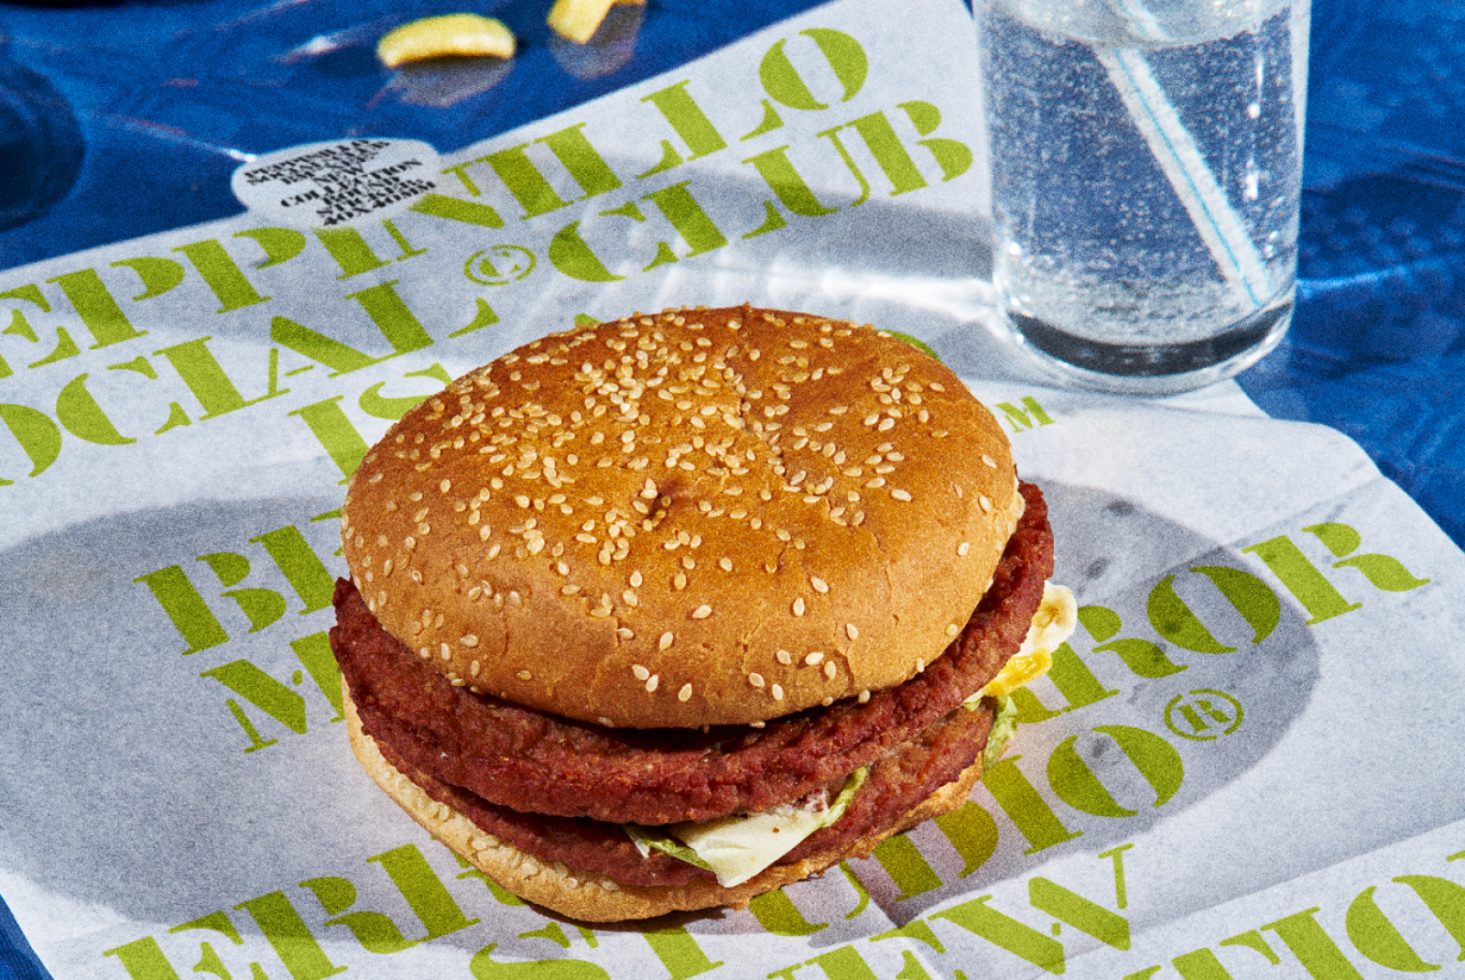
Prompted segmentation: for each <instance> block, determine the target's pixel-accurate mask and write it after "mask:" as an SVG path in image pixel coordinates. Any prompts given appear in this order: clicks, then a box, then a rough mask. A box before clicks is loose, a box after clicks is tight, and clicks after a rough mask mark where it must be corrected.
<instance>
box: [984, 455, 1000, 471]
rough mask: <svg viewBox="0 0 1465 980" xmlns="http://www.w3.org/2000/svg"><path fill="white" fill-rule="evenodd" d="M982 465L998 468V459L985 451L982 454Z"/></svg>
mask: <svg viewBox="0 0 1465 980" xmlns="http://www.w3.org/2000/svg"><path fill="white" fill-rule="evenodd" d="M982 465H983V466H985V467H987V468H988V469H993V470H995V469H996V468H997V461H996V460H995V459H993V458H992V457H991V456H988V455H987V454H986V453H983V454H982Z"/></svg>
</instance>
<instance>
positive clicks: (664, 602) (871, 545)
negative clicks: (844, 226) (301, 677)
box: [341, 307, 1022, 728]
mask: <svg viewBox="0 0 1465 980" xmlns="http://www.w3.org/2000/svg"><path fill="white" fill-rule="evenodd" d="M1021 508H1022V498H1021V497H1020V496H1019V495H1018V493H1017V480H1016V474H1015V472H1014V470H1013V464H1012V458H1011V454H1010V452H1009V447H1008V442H1007V437H1006V436H1005V435H1004V434H1003V432H1002V430H1001V428H1000V427H999V426H998V424H997V422H996V420H995V419H993V418H992V416H991V414H990V413H989V412H988V411H987V410H986V409H985V408H984V407H983V406H982V404H981V403H980V402H978V401H977V400H976V399H975V398H974V397H973V396H972V395H971V393H970V392H969V391H968V390H967V388H966V386H965V385H964V384H962V383H961V382H960V381H959V380H958V379H957V377H956V376H955V375H954V374H952V372H951V371H950V370H948V369H947V368H946V367H945V366H944V365H942V364H941V363H940V362H939V361H937V360H935V359H934V358H932V357H929V356H927V355H926V354H923V353H922V352H921V351H919V350H917V349H916V348H915V347H913V346H911V345H910V344H907V343H905V342H903V341H901V340H899V339H897V338H895V337H893V336H891V335H890V334H887V333H882V332H878V331H876V330H874V329H873V328H871V327H869V326H857V325H855V324H852V323H846V322H843V321H840V320H828V319H824V318H822V317H815V316H808V315H800V314H795V313H786V312H779V311H770V310H760V309H754V308H750V307H742V308H736V309H717V310H708V309H685V310H668V311H666V312H663V313H659V314H656V315H654V316H651V315H640V314H637V315H634V316H631V317H628V318H626V319H624V320H617V321H614V322H611V323H602V324H597V325H594V326H588V327H583V328H578V329H575V330H571V331H568V332H566V333H559V334H552V335H550V336H548V337H545V338H544V339H542V340H536V341H534V342H533V343H530V344H527V345H526V346H524V347H520V348H519V349H518V350H516V351H513V352H512V353H509V354H505V355H504V356H503V357H500V358H498V359H497V360H495V361H493V362H492V363H490V364H487V365H484V366H483V367H481V368H478V369H477V370H475V371H472V372H470V373H468V374H466V375H464V376H463V377H461V378H459V379H457V380H456V381H454V382H453V383H452V384H450V385H449V386H448V387H447V388H446V389H445V390H444V391H442V392H441V393H440V394H438V395H436V396H433V397H429V398H428V399H427V400H426V401H424V402H422V403H421V404H420V405H418V406H417V407H416V408H414V409H413V410H412V411H410V412H408V413H407V414H406V415H405V416H404V417H403V418H402V419H401V421H399V422H398V423H397V424H396V425H394V426H393V427H392V429H391V430H390V431H389V432H388V433H387V434H386V436H385V437H383V439H382V441H381V442H379V443H377V445H376V446H374V447H373V448H372V449H371V451H370V452H369V453H367V455H366V457H365V458H364V459H363V460H362V463H361V467H360V469H358V470H357V472H356V475H355V477H354V479H353V480H352V482H351V486H350V489H349V490H348V491H347V495H346V503H345V508H344V511H343V517H342V520H341V525H342V536H343V539H344V545H345V550H344V553H345V556H346V561H347V563H348V565H349V566H350V569H351V574H352V578H353V580H354V581H355V583H356V586H357V588H358V589H359V590H360V592H361V594H362V595H363V596H364V597H365V599H366V604H367V607H368V608H369V609H370V610H371V611H372V612H373V613H374V614H375V615H376V617H377V619H378V621H379V622H380V623H381V624H382V626H383V627H384V628H385V629H386V630H387V631H388V632H390V633H392V634H393V635H395V636H396V637H398V638H399V639H401V640H402V641H403V642H404V643H405V644H406V645H407V646H408V647H409V648H411V649H412V650H414V651H416V652H417V653H418V654H419V655H421V656H422V657H423V659H425V660H426V661H428V662H430V663H431V664H432V666H433V667H434V668H436V669H437V670H439V671H440V672H442V673H443V674H445V675H446V676H447V677H448V678H449V679H450V680H451V681H452V682H453V683H454V684H459V685H468V686H469V688H470V689H472V690H475V691H482V692H487V693H490V694H494V695H498V696H499V697H502V698H505V699H507V700H510V701H514V702H517V703H519V704H524V705H529V706H531V707H535V708H539V709H541V710H544V711H548V712H552V713H554V714H557V715H563V716H567V717H570V718H577V719H580V720H583V721H587V722H592V723H598V724H601V725H608V726H625V727H635V728H647V727H656V726H676V727H694V726H700V725H708V724H747V723H750V722H756V721H761V720H765V719H769V718H773V717H777V716H780V715H784V714H788V713H790V712H794V711H798V710H800V709H803V708H808V707H811V706H814V705H818V704H828V703H831V702H832V701H833V700H836V699H839V698H845V697H850V696H854V695H859V694H860V693H861V692H863V691H867V690H879V689H882V688H886V687H890V686H893V685H896V684H900V683H902V682H903V681H905V680H907V679H909V678H910V677H911V676H913V675H914V674H915V673H917V672H918V671H920V670H923V669H924V667H925V665H926V664H927V663H930V662H931V661H932V660H934V659H935V658H936V657H938V656H939V655H940V654H941V652H942V651H943V650H944V649H945V648H946V646H947V644H948V643H949V642H950V640H951V638H952V637H953V636H955V635H956V633H957V632H958V631H959V630H960V629H961V628H962V626H964V625H965V623H966V621H967V619H968V617H969V616H970V615H971V612H972V610H973V609H974V608H975V606H976V604H977V602H978V600H979V599H980V598H981V596H982V594H983V593H984V592H985V591H986V589H987V586H988V584H989V583H990V582H991V579H992V573H993V570H994V569H995V568H996V565H997V560H998V558H999V557H1000V556H1001V553H1002V549H1003V547H1004V545H1005V544H1006V542H1007V539H1008V538H1009V537H1010V536H1011V534H1012V529H1013V527H1014V525H1015V524H1016V521H1017V518H1018V516H1020V514H1021Z"/></svg>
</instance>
